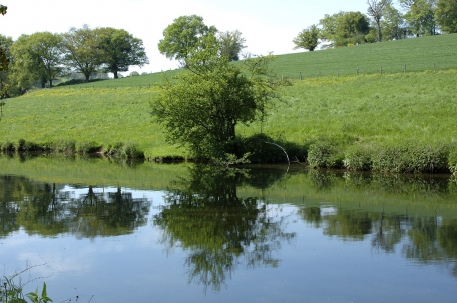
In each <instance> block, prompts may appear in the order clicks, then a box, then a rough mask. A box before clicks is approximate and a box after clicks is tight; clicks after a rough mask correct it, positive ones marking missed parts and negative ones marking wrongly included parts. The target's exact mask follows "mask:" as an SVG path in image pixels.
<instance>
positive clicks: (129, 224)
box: [0, 176, 150, 238]
mask: <svg viewBox="0 0 457 303" xmlns="http://www.w3.org/2000/svg"><path fill="white" fill-rule="evenodd" d="M0 188H2V189H3V190H2V196H1V197H0V198H1V201H0V202H1V204H0V207H1V209H0V217H1V227H2V229H1V230H0V237H6V236H8V235H9V234H11V233H12V232H14V231H17V230H19V229H20V228H23V229H24V231H25V232H27V234H29V235H35V234H38V235H42V236H51V237H53V236H56V235H59V234H63V233H69V234H73V235H76V236H77V237H78V238H94V237H97V236H113V235H120V234H127V233H132V232H133V231H134V230H135V228H137V227H138V226H142V225H145V224H146V222H147V217H146V216H147V215H148V213H149V208H150V202H149V201H148V200H147V199H143V198H142V199H134V198H132V193H131V192H125V191H122V190H121V188H117V189H116V190H115V191H114V192H113V191H108V189H106V192H105V190H104V189H103V188H98V191H99V192H94V187H93V186H88V187H87V186H73V188H75V189H78V190H87V194H81V195H79V196H73V195H72V193H71V192H69V191H68V190H65V189H64V188H65V186H64V185H56V184H55V183H52V184H49V183H39V182H34V181H32V180H30V179H28V178H24V177H16V176H3V177H2V179H1V180H0ZM110 190H111V189H110Z"/></svg>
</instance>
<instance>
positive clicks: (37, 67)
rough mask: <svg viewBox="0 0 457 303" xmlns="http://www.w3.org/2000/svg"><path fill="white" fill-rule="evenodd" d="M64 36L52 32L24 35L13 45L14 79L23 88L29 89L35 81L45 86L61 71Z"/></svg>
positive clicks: (50, 84) (50, 83)
mask: <svg viewBox="0 0 457 303" xmlns="http://www.w3.org/2000/svg"><path fill="white" fill-rule="evenodd" d="M61 42H62V37H61V36H60V35H58V34H53V33H50V32H37V33H34V34H32V35H22V36H20V37H19V39H17V40H16V41H15V42H14V43H13V45H12V46H11V55H12V56H13V57H14V61H13V62H14V64H13V66H12V72H13V79H15V82H16V83H17V86H19V87H20V88H21V89H28V88H30V86H31V85H32V83H33V81H34V80H36V81H39V83H40V84H41V86H42V87H43V88H44V87H45V85H46V83H48V82H49V86H50V87H52V81H53V80H54V79H55V77H56V76H57V75H58V74H59V73H60V72H61V70H62V68H61V66H60V65H61V63H62V60H61V55H62V51H61Z"/></svg>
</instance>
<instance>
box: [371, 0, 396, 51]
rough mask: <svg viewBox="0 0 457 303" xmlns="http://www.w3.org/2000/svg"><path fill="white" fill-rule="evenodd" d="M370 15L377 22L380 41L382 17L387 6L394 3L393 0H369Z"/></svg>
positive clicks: (379, 39) (379, 40)
mask: <svg viewBox="0 0 457 303" xmlns="http://www.w3.org/2000/svg"><path fill="white" fill-rule="evenodd" d="M367 4H368V15H369V16H370V17H371V18H373V21H374V22H375V23H376V27H377V33H378V42H381V40H382V31H381V19H382V18H383V17H384V14H385V11H386V8H387V7H389V6H390V5H391V4H392V0H367Z"/></svg>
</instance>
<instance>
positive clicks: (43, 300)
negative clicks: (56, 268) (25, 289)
mask: <svg viewBox="0 0 457 303" xmlns="http://www.w3.org/2000/svg"><path fill="white" fill-rule="evenodd" d="M26 296H27V298H29V299H30V301H32V303H47V302H52V300H51V299H50V298H49V297H48V293H47V292H46V283H43V289H42V290H41V296H40V295H39V293H38V287H37V289H36V291H35V292H30V293H28V294H26Z"/></svg>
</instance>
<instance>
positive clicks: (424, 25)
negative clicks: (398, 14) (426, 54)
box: [399, 0, 437, 37]
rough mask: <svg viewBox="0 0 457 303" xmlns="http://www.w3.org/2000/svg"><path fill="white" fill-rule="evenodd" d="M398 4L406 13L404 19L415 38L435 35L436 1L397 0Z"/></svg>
mask: <svg viewBox="0 0 457 303" xmlns="http://www.w3.org/2000/svg"><path fill="white" fill-rule="evenodd" d="M399 3H400V5H401V7H402V8H403V9H404V10H405V11H406V13H405V15H404V17H405V19H406V21H408V23H409V26H410V31H411V32H412V33H413V34H414V35H415V36H416V37H419V36H425V35H435V34H436V28H437V23H436V20H435V10H436V0H399Z"/></svg>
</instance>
